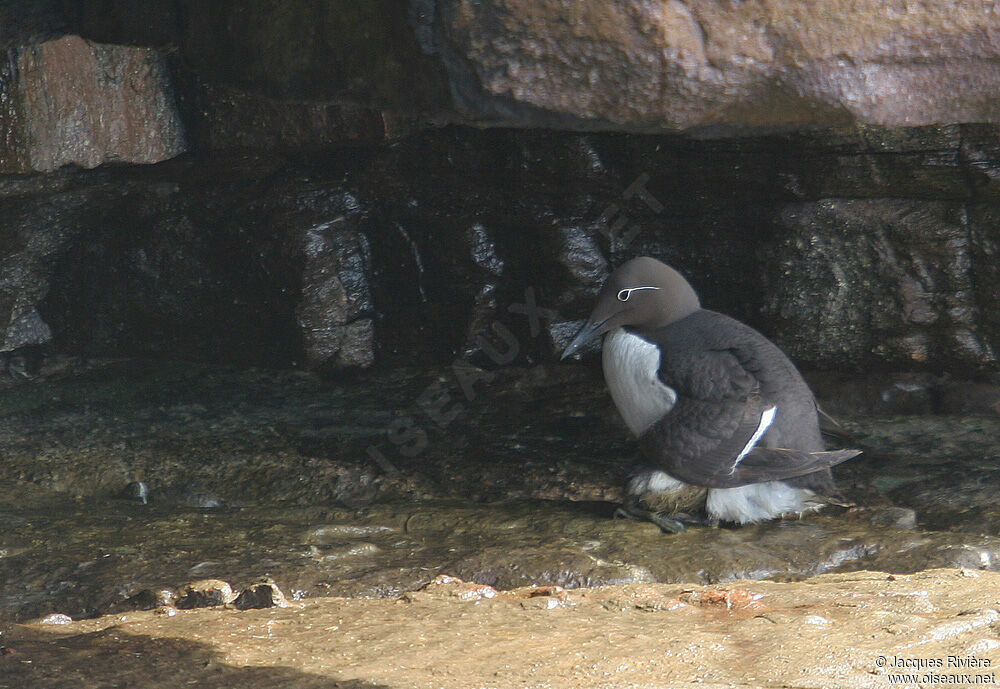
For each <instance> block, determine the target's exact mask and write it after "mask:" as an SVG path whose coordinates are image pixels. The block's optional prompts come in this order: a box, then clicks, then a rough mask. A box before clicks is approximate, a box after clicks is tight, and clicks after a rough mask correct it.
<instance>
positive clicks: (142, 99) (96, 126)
mask: <svg viewBox="0 0 1000 689" xmlns="http://www.w3.org/2000/svg"><path fill="white" fill-rule="evenodd" d="M5 60H6V64H4V65H3V66H2V71H3V72H4V73H5V74H6V75H7V78H5V79H2V80H0V172H5V173H26V172H47V171H50V170H54V169H56V168H58V167H61V166H62V165H66V164H69V163H72V164H76V165H80V166H82V167H87V168H91V167H96V166H98V165H100V164H102V163H105V162H110V161H121V162H129V163H156V162H159V161H162V160H166V159H168V158H172V157H173V156H175V155H177V154H179V153H181V152H183V151H184V149H185V141H184V132H183V128H182V125H181V121H180V117H179V115H178V113H177V108H176V105H175V103H174V101H173V98H172V92H171V89H170V86H169V77H168V74H167V69H166V64H165V61H164V59H163V56H162V55H160V53H158V52H156V51H155V50H151V49H148V48H135V47H130V46H119V45H104V44H100V43H92V42H90V41H87V40H84V39H82V38H80V37H78V36H64V37H62V38H59V39H56V40H52V41H47V42H45V43H40V44H36V45H29V46H23V47H20V48H16V49H14V50H11V51H10V52H9V53H8V54H7V57H6V58H5Z"/></svg>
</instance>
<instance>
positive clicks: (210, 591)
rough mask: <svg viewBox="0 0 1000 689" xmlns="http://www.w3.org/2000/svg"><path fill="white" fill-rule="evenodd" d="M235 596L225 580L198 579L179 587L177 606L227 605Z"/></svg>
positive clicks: (188, 607) (184, 607)
mask: <svg viewBox="0 0 1000 689" xmlns="http://www.w3.org/2000/svg"><path fill="white" fill-rule="evenodd" d="M235 598H236V596H235V594H234V593H233V587H232V586H230V585H229V584H227V583H226V582H224V581H222V580H220V579H199V580H198V581H193V582H191V583H190V584H188V585H186V586H184V587H182V588H181V591H180V598H178V600H177V607H178V608H180V609H181V610H190V609H191V608H210V607H213V606H216V605H227V604H229V603H232V602H233V600H234V599H235Z"/></svg>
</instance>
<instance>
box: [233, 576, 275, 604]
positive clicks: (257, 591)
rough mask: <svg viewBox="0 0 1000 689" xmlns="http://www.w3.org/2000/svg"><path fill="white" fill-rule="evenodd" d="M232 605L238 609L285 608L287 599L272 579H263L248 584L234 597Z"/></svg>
mask: <svg viewBox="0 0 1000 689" xmlns="http://www.w3.org/2000/svg"><path fill="white" fill-rule="evenodd" d="M233 605H234V606H236V608H237V609H239V610H251V609H256V608H275V607H277V608H287V607H288V601H287V600H286V599H285V594H283V593H282V592H281V589H279V588H278V585H277V584H275V583H274V582H273V581H269V580H264V581H261V582H258V583H256V584H253V585H251V586H248V587H247V588H245V589H243V591H242V592H241V593H240V595H238V596H237V597H236V600H235V601H233Z"/></svg>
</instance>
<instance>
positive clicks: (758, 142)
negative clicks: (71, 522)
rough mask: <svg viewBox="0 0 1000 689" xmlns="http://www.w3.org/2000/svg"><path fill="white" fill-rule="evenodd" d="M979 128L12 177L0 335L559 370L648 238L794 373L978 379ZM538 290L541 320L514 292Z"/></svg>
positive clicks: (343, 364)
mask: <svg viewBox="0 0 1000 689" xmlns="http://www.w3.org/2000/svg"><path fill="white" fill-rule="evenodd" d="M977 131H978V134H977V136H980V137H981V136H983V135H984V134H985V132H984V131H983V130H981V129H980V130H977ZM973 133H974V132H973V131H972V130H970V129H968V128H959V127H954V128H951V129H949V128H944V129H931V130H926V131H923V132H922V136H923V141H924V142H925V144H926V145H927V146H928V148H927V150H922V149H918V150H916V151H914V150H912V148H911V147H910V144H913V142H910V144H908V145H907V146H902V145H900V144H899V142H890V141H882V142H881V144H878V145H877V146H876V145H875V143H874V142H873V140H872V137H874V136H875V132H872V131H870V130H856V129H855V130H840V131H837V132H833V131H827V132H825V133H824V134H823V137H824V138H822V139H820V138H819V134H817V133H813V134H811V135H809V138H808V139H806V138H804V137H803V136H801V135H789V136H771V137H761V138H752V139H741V140H738V141H729V142H724V141H716V142H714V143H706V142H701V141H695V140H691V139H687V138H683V137H643V136H632V135H610V134H604V135H594V134H558V135H557V134H552V133H542V132H530V131H499V130H497V131H486V132H483V131H474V130H463V129H452V130H447V131H442V132H428V133H424V134H420V135H413V136H411V137H410V138H408V139H406V140H404V141H401V142H400V143H398V144H396V145H394V146H393V147H391V148H387V149H375V150H366V151H360V150H347V151H342V152H340V153H337V154H326V155H324V156H322V157H320V158H312V159H309V158H303V157H301V156H296V157H289V156H285V155H278V154H274V153H272V154H266V155H264V154H253V155H250V154H247V153H227V154H222V153H216V154H215V155H214V156H213V160H211V161H207V160H203V159H198V158H182V159H178V160H176V161H171V162H168V163H163V164H161V165H159V166H155V167H152V168H148V169H146V170H144V171H142V172H141V174H138V173H137V171H136V170H134V169H103V170H96V171H91V172H87V171H79V170H77V171H73V170H71V169H66V170H63V171H61V172H59V173H57V174H53V175H48V176H40V177H34V178H27V179H21V180H16V181H14V180H11V181H8V182H7V183H6V185H4V186H3V187H2V188H0V195H2V200H0V207H2V208H3V209H4V217H5V218H6V221H5V222H6V226H5V229H4V232H5V234H4V237H5V238H6V239H5V242H4V246H5V247H6V250H5V251H6V253H5V256H4V259H3V260H4V266H5V270H4V280H3V282H2V284H0V294H2V295H3V297H4V299H6V300H7V301H6V302H5V303H8V304H12V305H13V306H12V307H9V308H10V309H11V310H10V311H9V312H8V313H9V314H10V315H9V316H7V320H6V321H5V322H6V324H7V325H6V327H7V330H8V334H7V338H8V339H7V344H6V345H5V348H6V349H8V350H10V349H16V348H17V347H19V346H22V345H23V344H25V343H26V342H27V340H25V339H24V337H23V335H19V334H18V333H21V332H22V330H23V329H24V328H26V327H28V329H29V330H30V328H31V327H34V328H35V331H34V332H39V333H40V334H39V335H37V336H36V338H35V339H36V340H37V341H43V340H46V339H48V338H47V337H45V335H46V334H47V329H49V328H50V329H51V330H52V334H53V336H54V338H55V346H56V347H57V349H63V350H65V351H68V352H78V353H86V354H91V355H98V354H100V355H110V354H119V353H128V354H153V355H158V356H184V357H190V356H194V357H196V358H201V359H210V360H214V361H227V360H233V361H242V362H245V363H261V364H266V363H270V364H273V365H287V364H289V363H292V362H298V363H299V364H302V365H309V366H319V367H329V368H335V369H339V368H356V367H366V366H369V365H371V364H373V363H376V362H381V363H385V364H391V363H410V364H418V363H430V362H437V363H448V362H450V361H451V360H454V359H455V358H457V357H471V358H472V359H473V360H477V357H479V359H478V361H479V362H480V363H484V364H485V363H488V358H487V357H485V356H484V355H483V352H482V347H483V340H482V338H483V337H487V338H489V339H493V340H495V339H496V338H495V328H496V325H494V324H496V323H499V324H501V325H502V326H503V327H504V328H506V329H507V330H508V331H509V332H510V333H511V334H512V336H513V337H515V338H516V339H517V341H518V344H519V347H518V356H519V357H520V360H521V361H522V362H528V361H539V360H553V359H554V358H555V357H556V355H557V353H558V351H559V350H560V349H561V347H562V346H563V345H564V344H565V342H566V340H567V338H568V337H569V336H570V335H571V334H572V331H573V330H574V329H575V328H576V327H577V326H578V319H579V318H582V317H583V316H585V315H586V313H587V312H588V311H589V308H590V306H591V301H592V299H593V295H594V294H595V293H596V291H597V289H598V288H599V287H600V285H601V283H602V282H603V280H604V278H605V277H606V276H607V273H608V271H609V269H610V267H611V266H613V265H616V264H618V263H620V262H622V261H624V260H627V259H628V258H631V257H633V256H636V255H640V254H646V255H652V256H657V257H659V258H661V259H663V260H665V261H667V262H669V263H671V264H672V265H675V266H677V267H678V269H680V270H681V271H682V272H684V273H685V274H686V275H687V276H688V277H689V278H690V279H691V281H692V283H693V284H694V285H695V286H696V288H697V289H698V290H699V292H700V293H701V295H702V299H703V302H704V303H705V305H706V306H708V307H710V308H714V309H717V310H720V311H724V312H726V313H730V314H732V315H734V316H736V317H738V318H741V319H743V320H746V321H748V322H750V323H752V324H753V325H755V326H757V327H758V328H759V329H761V330H763V331H764V332H765V333H767V334H769V335H771V336H772V337H774V338H775V339H777V340H778V341H779V342H780V343H781V344H782V345H783V346H784V347H785V348H786V349H787V350H788V351H789V353H790V354H792V356H793V357H794V358H796V360H798V361H799V362H800V363H803V364H806V365H811V366H814V367H820V368H843V367H849V368H851V369H855V370H861V369H867V368H871V367H873V366H875V367H881V368H890V369H891V368H896V369H898V368H903V369H915V370H931V371H940V370H942V369H949V370H963V371H984V370H991V369H992V367H993V366H994V364H995V360H996V351H997V347H998V346H1000V323H998V321H997V315H996V314H997V309H996V308H995V291H994V290H993V286H995V285H996V284H997V283H998V281H1000V267H998V262H997V261H996V260H994V259H995V255H996V251H997V241H998V230H997V224H996V222H995V220H994V219H995V217H996V215H997V213H998V212H1000V209H998V205H997V202H996V201H995V200H993V191H992V186H991V185H992V183H991V182H990V178H989V176H988V175H986V174H984V172H983V171H984V170H986V171H988V170H989V169H991V168H989V167H988V165H992V164H1000V158H993V157H991V156H992V154H988V152H986V151H983V150H980V151H979V153H978V155H977V158H976V161H975V163H974V164H973V163H972V162H970V161H969V160H968V157H969V156H967V155H966V154H964V153H960V150H959V149H958V148H955V149H953V150H951V151H949V150H948V149H947V148H946V146H948V145H955V146H956V147H957V146H958V145H959V141H960V140H962V139H963V137H964V138H965V139H966V140H968V139H971V138H972V136H973ZM911 134H912V135H913V136H916V133H915V132H911ZM866 137H867V138H868V141H867V143H866ZM846 141H853V145H854V146H856V147H858V148H859V149H862V150H855V151H848V150H845V148H844V146H845V142H846ZM879 146H881V148H880V149H879ZM936 146H942V148H936ZM932 147H934V148H932ZM928 156H933V157H935V159H936V160H937V161H938V164H937V165H936V166H935V167H934V168H933V171H932V174H926V175H923V172H925V171H926V168H925V167H924V163H923V161H924V160H925V159H926V158H927V157H928ZM990 161H995V162H990ZM922 175H923V178H922ZM892 176H897V177H900V178H904V177H906V178H908V183H907V186H906V187H905V189H906V190H907V194H908V197H907V198H892V197H890V196H889V194H891V193H893V191H894V190H898V189H900V188H904V187H897V186H893V185H891V184H889V183H888V182H887V181H886V180H887V179H889V178H891V177H892ZM529 288H530V290H531V293H532V298H533V299H535V300H536V304H537V306H538V307H539V308H542V309H546V310H547V311H546V312H545V313H544V314H542V316H541V317H540V321H539V324H540V326H541V328H542V332H540V333H538V332H532V327H531V326H532V324H531V323H530V322H529V320H528V319H527V318H525V315H524V313H523V309H524V307H523V306H520V307H519V306H518V305H524V304H526V303H527V302H526V299H527V296H526V294H527V290H528V289H529ZM519 308H520V309H522V311H521V312H519V311H518V309H519ZM512 309H513V310H512ZM29 326H30V327H29Z"/></svg>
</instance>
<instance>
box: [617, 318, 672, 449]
mask: <svg viewBox="0 0 1000 689" xmlns="http://www.w3.org/2000/svg"><path fill="white" fill-rule="evenodd" d="M601 360H602V363H603V365H604V379H605V380H606V381H607V383H608V388H609V389H610V391H611V399H613V400H614V401H615V406H616V407H618V413H619V414H621V415H622V419H624V420H625V424H626V425H627V426H628V427H629V428H630V429H631V430H632V433H634V434H635V435H637V436H638V435H641V434H642V433H643V431H645V430H646V429H647V428H649V427H650V426H652V425H653V424H654V423H655V422H656V421H659V420H660V419H661V418H663V416H664V415H665V414H667V412H669V411H670V410H671V409H673V407H674V404H675V403H676V402H677V393H676V392H674V390H673V388H671V387H669V386H667V385H664V384H663V382H662V381H661V380H660V379H659V377H658V376H657V375H656V374H657V371H659V369H660V349H659V347H657V346H656V345H654V344H653V343H652V342H647V341H646V340H644V339H642V338H641V337H639V336H638V335H633V334H631V333H629V332H627V331H626V330H625V329H624V328H616V329H615V330H612V331H611V332H610V333H608V334H607V336H606V337H605V338H604V350H603V352H602V354H601Z"/></svg>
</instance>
